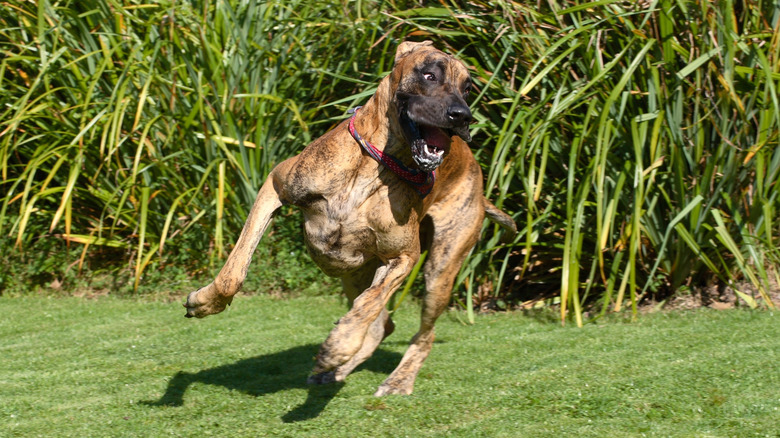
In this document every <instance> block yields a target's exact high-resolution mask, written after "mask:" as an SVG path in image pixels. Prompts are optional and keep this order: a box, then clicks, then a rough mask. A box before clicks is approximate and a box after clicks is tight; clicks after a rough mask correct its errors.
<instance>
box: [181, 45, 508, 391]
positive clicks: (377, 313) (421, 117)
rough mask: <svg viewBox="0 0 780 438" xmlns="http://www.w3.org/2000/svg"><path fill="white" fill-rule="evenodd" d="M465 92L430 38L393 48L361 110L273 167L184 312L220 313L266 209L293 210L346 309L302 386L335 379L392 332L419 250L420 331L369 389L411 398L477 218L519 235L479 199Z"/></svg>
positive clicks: (454, 66)
mask: <svg viewBox="0 0 780 438" xmlns="http://www.w3.org/2000/svg"><path fill="white" fill-rule="evenodd" d="M471 87H472V82H471V79H470V76H469V72H468V69H467V68H466V66H465V65H464V64H463V63H462V62H460V61H459V60H457V59H455V58H454V57H452V56H450V55H448V54H445V53H444V52H441V51H439V50H437V49H435V48H434V47H433V45H432V43H431V42H430V41H425V42H403V43H401V44H400V45H399V47H398V49H397V51H396V54H395V62H394V66H393V69H392V71H391V73H390V74H389V75H388V76H386V77H385V78H384V79H382V81H381V82H380V83H379V86H378V88H377V90H376V93H375V94H374V95H373V96H372V97H371V98H370V99H369V100H368V102H367V103H366V104H365V106H363V107H362V108H360V109H358V110H355V112H354V114H353V116H352V117H351V118H349V119H346V120H345V121H344V122H342V123H341V124H340V125H338V126H337V127H336V128H335V129H333V130H331V131H329V132H328V133H326V134H325V135H323V136H322V137H320V138H318V139H316V140H314V141H313V142H312V143H311V144H309V145H308V146H307V147H306V148H305V149H304V150H303V151H302V152H301V153H300V154H299V155H298V156H295V157H293V158H290V159H288V160H286V161H283V162H282V163H280V164H279V165H277V166H276V167H275V168H274V169H273V170H272V171H271V173H270V174H269V176H268V178H267V179H266V181H265V183H264V184H263V186H262V187H261V188H260V191H259V193H258V194H257V198H256V200H255V202H254V205H253V206H252V209H251V211H250V213H249V217H248V219H247V221H246V224H245V225H244V228H243V230H242V232H241V235H240V236H239V238H238V241H237V243H236V245H235V247H234V248H233V250H232V252H231V253H230V255H229V256H228V259H227V261H226V263H225V265H224V267H223V268H222V270H221V271H220V272H219V274H218V275H217V277H216V279H215V280H214V281H213V282H212V283H211V284H209V285H208V286H205V287H203V288H201V289H199V290H197V291H195V292H192V293H190V294H189V295H188V297H187V301H186V303H185V304H184V306H185V307H186V308H187V313H186V316H187V317H198V318H202V317H205V316H207V315H211V314H215V313H219V312H221V311H223V310H224V309H225V308H226V306H227V305H229V304H230V303H231V302H232V300H233V296H234V295H235V294H236V293H237V292H238V291H239V289H240V288H241V284H242V282H243V281H244V278H245V277H246V273H247V267H248V266H249V263H250V261H251V258H252V253H253V252H254V250H255V248H256V246H257V244H258V242H259V241H260V238H261V236H262V235H263V232H264V231H265V229H266V227H267V226H268V224H269V222H270V221H271V218H272V215H273V214H274V212H275V211H276V210H277V209H278V208H279V207H281V206H282V205H294V206H297V207H298V208H299V209H300V210H301V211H302V213H303V217H304V238H305V242H306V246H307V249H308V251H309V253H310V254H311V257H312V259H313V260H314V261H315V262H316V263H317V265H318V266H319V267H320V269H321V270H322V271H323V272H324V273H325V274H327V275H329V276H332V277H337V278H340V279H341V282H342V286H343V289H344V293H345V295H346V297H347V300H348V303H349V307H350V309H349V311H348V312H347V313H346V315H345V316H343V317H342V318H341V319H340V320H339V321H338V322H337V323H336V326H335V328H333V330H332V331H331V332H330V334H329V335H328V337H327V339H326V340H325V342H324V343H323V344H322V345H321V347H320V350H319V353H318V354H317V356H316V364H315V366H314V369H313V372H312V374H311V376H310V377H309V378H308V382H309V383H312V384H324V383H330V382H334V381H336V382H341V381H343V380H344V379H345V378H346V377H347V375H348V374H349V373H350V372H352V370H354V369H355V367H357V366H358V365H359V364H360V363H362V362H363V361H365V360H366V359H368V358H369V357H370V356H371V354H372V353H373V352H374V350H375V349H376V348H377V346H378V345H379V343H380V342H381V341H382V340H383V339H384V338H385V337H387V336H388V335H390V333H392V331H393V329H394V324H393V322H392V320H391V319H390V315H389V313H388V311H387V308H386V307H387V302H388V300H389V299H390V296H391V295H392V294H393V293H394V292H395V291H396V289H397V288H398V287H399V286H400V285H401V283H402V282H403V281H404V279H405V278H406V277H407V276H408V275H409V273H410V272H411V270H412V268H413V267H414V266H415V264H416V263H417V262H418V260H419V258H420V254H421V253H422V251H426V250H427V251H428V255H427V260H426V261H425V265H424V273H425V289H426V292H425V294H424V297H423V303H422V315H421V321H420V328H419V331H418V332H417V334H416V335H414V337H413V338H412V340H411V343H410V345H409V348H408V350H407V351H406V353H405V355H404V356H403V358H402V359H401V362H400V364H399V365H398V367H397V368H396V369H395V370H394V371H393V372H392V373H391V374H390V376H388V378H387V379H386V380H385V381H384V382H383V383H382V384H381V385H380V386H379V388H378V389H377V391H376V393H375V395H376V396H383V395H386V394H407V395H408V394H411V393H412V390H413V388H414V381H415V378H416V377H417V374H418V372H419V371H420V368H421V366H422V364H423V361H425V359H426V357H427V356H428V353H429V352H430V350H431V346H432V345H433V339H434V323H435V322H436V319H437V318H438V317H439V315H441V313H442V312H443V311H444V310H445V309H446V308H447V306H448V304H449V300H450V294H451V292H452V288H453V283H454V281H455V277H456V276H457V274H458V271H459V270H460V267H461V265H462V263H463V261H464V260H465V258H466V257H467V255H468V253H469V252H470V251H471V249H472V248H473V247H474V245H475V244H476V242H477V240H478V238H479V232H480V228H481V226H482V223H483V220H484V219H485V217H486V216H487V218H488V219H490V220H492V221H493V222H495V223H497V224H499V225H501V227H502V228H503V229H504V230H505V231H504V236H503V237H504V239H502V240H505V241H506V240H511V239H512V238H514V236H515V235H516V233H517V227H516V225H515V223H514V221H513V220H512V218H511V217H510V216H509V215H507V214H506V213H504V212H503V211H501V210H500V209H498V208H497V207H495V206H494V205H493V204H491V203H490V202H489V201H488V200H487V199H486V198H485V197H484V196H483V194H482V192H483V186H482V184H483V183H482V171H481V170H480V167H479V165H478V164H477V162H476V160H475V159H474V155H473V154H472V153H471V150H470V149H469V147H468V145H467V142H468V141H470V140H471V136H470V134H469V125H470V124H471V123H472V120H473V119H472V114H471V111H470V110H469V106H468V104H467V103H466V97H467V96H468V94H469V91H470V90H471Z"/></svg>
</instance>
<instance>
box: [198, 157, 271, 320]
mask: <svg viewBox="0 0 780 438" xmlns="http://www.w3.org/2000/svg"><path fill="white" fill-rule="evenodd" d="M275 171H276V169H275ZM274 182H275V181H274V174H273V173H272V175H271V176H269V178H268V179H267V180H266V182H265V183H264V184H263V187H261V188H260V191H259V192H258V194H257V197H256V198H255V203H254V205H253V206H252V210H251V211H250V212H249V217H248V218H247V221H246V223H245V224H244V228H243V230H241V235H240V236H239V237H238V241H237V242H236V246H235V247H234V248H233V251H231V252H230V255H229V256H228V259H227V262H225V266H223V267H222V270H220V271H219V274H218V275H217V278H216V279H214V282H212V283H211V284H209V285H208V286H205V287H202V288H200V289H198V290H197V291H195V292H192V293H190V294H189V295H188V296H187V302H186V303H185V304H184V307H186V308H187V314H186V315H185V316H186V317H188V318H192V317H193V316H194V317H198V318H203V317H204V316H208V315H212V314H215V313H219V312H221V311H223V310H225V307H227V305H228V304H230V303H231V302H232V301H233V295H235V294H236V293H237V292H238V290H239V289H241V284H242V283H243V282H244V278H246V272H247V268H248V267H249V263H250V262H251V261H252V254H253V253H254V251H255V248H256V247H257V244H258V243H259V242H260V238H261V237H262V236H263V232H265V229H266V227H268V224H269V223H270V222H271V217H272V216H273V213H274V212H275V211H276V209H278V208H279V207H281V205H282V202H281V200H280V198H279V195H278V193H277V191H276V188H275V186H274Z"/></svg>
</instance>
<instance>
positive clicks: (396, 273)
mask: <svg viewBox="0 0 780 438" xmlns="http://www.w3.org/2000/svg"><path fill="white" fill-rule="evenodd" d="M418 257H419V256H417V255H409V254H402V255H401V256H399V257H397V258H394V259H391V260H389V261H388V262H387V263H386V264H384V265H382V266H380V267H379V269H377V271H376V274H375V275H374V281H373V282H372V283H371V286H370V287H369V288H368V289H366V290H365V291H363V293H361V294H360V295H359V296H358V297H357V298H356V299H355V302H354V303H353V305H352V308H351V309H350V310H349V312H347V314H346V315H344V317H342V318H341V319H340V320H339V321H338V323H337V324H336V327H335V328H334V329H333V330H332V331H331V332H330V334H329V335H328V338H327V339H326V340H325V342H323V344H322V346H321V347H320V352H319V353H318V354H317V364H316V365H315V366H314V370H313V371H312V373H313V375H312V377H311V378H310V379H309V382H310V383H316V382H318V378H317V376H319V375H321V374H322V373H327V372H329V371H332V370H334V369H336V368H337V367H339V366H340V365H342V364H344V363H346V362H347V361H348V360H349V359H351V358H352V356H354V355H355V354H356V353H357V352H358V351H359V350H360V348H361V346H362V345H363V340H364V338H365V336H366V332H367V331H368V328H369V327H370V326H371V324H372V323H373V322H374V321H375V320H376V319H377V318H378V317H379V315H380V313H381V312H382V309H384V308H385V306H386V305H387V301H388V300H389V299H390V296H392V295H393V292H395V290H396V289H398V286H400V285H401V282H403V280H404V278H406V277H407V275H409V272H411V270H412V267H414V264H415V263H417V258H418Z"/></svg>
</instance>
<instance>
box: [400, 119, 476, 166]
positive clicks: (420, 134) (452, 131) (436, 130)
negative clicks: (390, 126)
mask: <svg viewBox="0 0 780 438" xmlns="http://www.w3.org/2000/svg"><path fill="white" fill-rule="evenodd" d="M471 120H472V116H471V111H470V110H469V108H468V107H467V106H464V105H460V104H455V105H452V106H450V107H449V108H448V109H447V114H446V122H445V123H444V124H443V125H445V126H442V127H440V126H434V125H431V124H426V123H422V122H417V121H415V120H412V118H411V117H410V116H409V114H408V112H406V111H403V112H402V113H401V123H402V125H403V128H404V131H405V133H406V135H407V137H408V140H409V143H410V146H411V150H412V158H413V159H414V162H415V163H416V164H417V167H419V168H420V170H422V171H423V172H431V171H433V170H435V169H436V168H437V167H439V166H440V165H441V163H442V161H443V160H444V157H445V155H447V152H449V150H450V144H451V143H452V137H453V136H455V135H457V136H458V137H460V138H462V139H463V141H466V142H469V141H471V135H470V134H469V123H471Z"/></svg>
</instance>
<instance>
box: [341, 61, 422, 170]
mask: <svg viewBox="0 0 780 438" xmlns="http://www.w3.org/2000/svg"><path fill="white" fill-rule="evenodd" d="M390 80H391V78H390V76H387V77H385V78H384V79H382V81H381V82H380V83H379V88H378V89H377V92H376V93H375V94H374V95H373V96H372V97H371V99H369V100H368V102H366V104H365V105H364V106H362V107H361V108H360V112H359V113H358V114H357V116H356V117H355V129H356V130H357V132H358V133H359V134H360V136H361V137H363V138H364V139H365V140H366V141H368V142H369V143H371V144H372V145H374V146H375V147H376V148H377V149H379V150H380V151H382V152H384V153H386V154H390V155H392V156H394V157H395V158H397V159H398V160H400V161H401V162H402V163H403V164H404V165H405V166H406V167H408V168H410V169H416V168H417V164H416V163H415V162H414V159H413V158H412V150H411V148H410V147H409V144H408V143H407V142H406V140H405V139H404V136H403V133H402V132H401V130H400V124H399V122H398V110H397V108H396V107H395V105H394V104H393V103H392V102H391V99H392V98H393V92H392V89H393V87H392V86H391V83H390ZM378 96H383V97H384V98H379V97H378Z"/></svg>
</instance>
